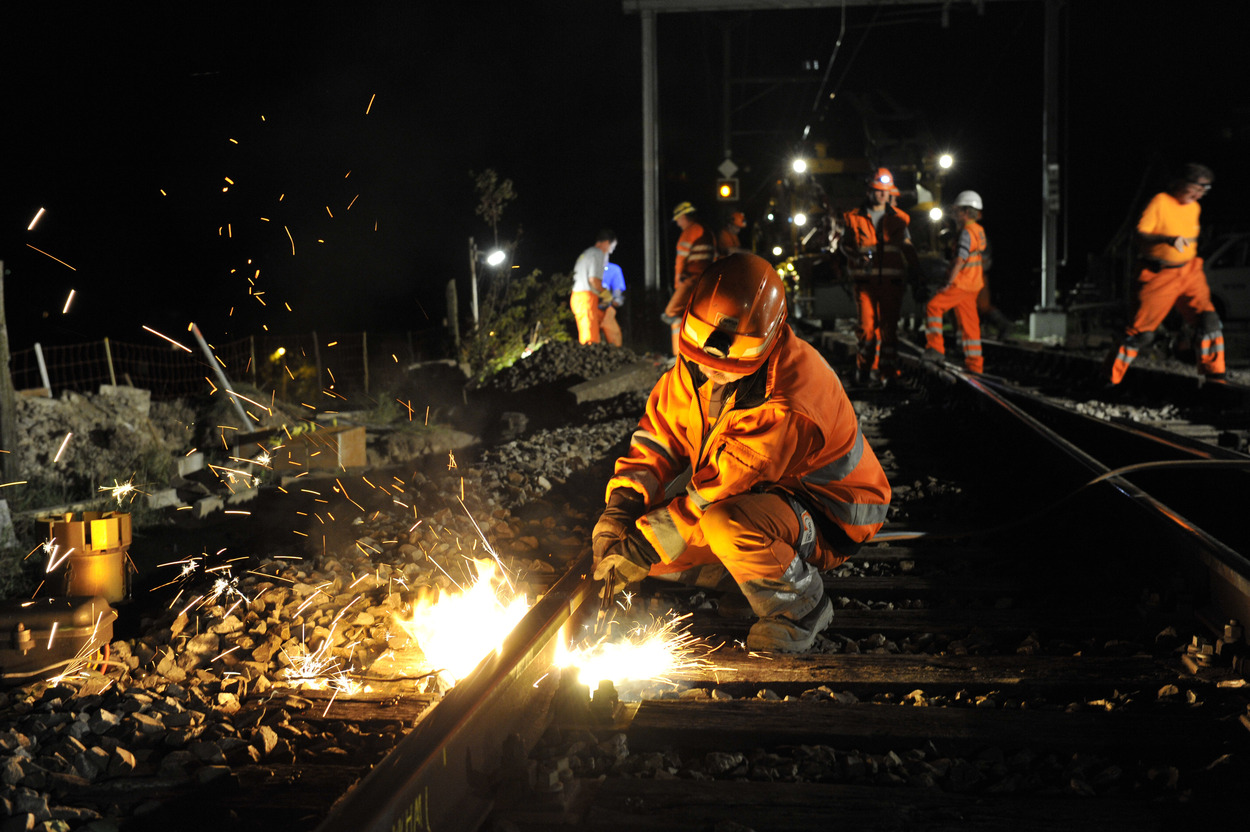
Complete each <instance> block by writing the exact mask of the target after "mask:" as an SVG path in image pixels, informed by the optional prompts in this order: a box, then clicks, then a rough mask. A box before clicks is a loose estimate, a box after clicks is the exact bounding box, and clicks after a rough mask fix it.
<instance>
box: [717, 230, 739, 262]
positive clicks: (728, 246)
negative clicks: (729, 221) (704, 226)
mask: <svg viewBox="0 0 1250 832" xmlns="http://www.w3.org/2000/svg"><path fill="white" fill-rule="evenodd" d="M739 248H742V240H741V238H740V237H739V236H738V232H737V231H733V230H731V229H728V228H722V229H721V230H720V231H718V232H717V234H716V259H717V260H719V259H721V258H722V257H728V256H729V255H730V254H732V253H733V251H734V250H735V249H739Z"/></svg>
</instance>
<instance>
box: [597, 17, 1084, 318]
mask: <svg viewBox="0 0 1250 832" xmlns="http://www.w3.org/2000/svg"><path fill="white" fill-rule="evenodd" d="M1007 1H1008V0H621V7H622V9H623V11H624V12H625V13H626V14H637V15H638V16H639V18H640V20H641V24H642V169H643V188H642V193H643V256H644V259H645V272H644V273H645V280H646V288H647V289H648V290H657V289H659V288H660V275H661V271H660V269H661V263H660V205H659V198H660V172H659V111H658V106H659V69H658V65H657V63H658V62H657V46H656V22H657V16H658V15H660V14H681V13H690V12H746V11H780V10H804V9H818V8H844V9H845V8H847V7H853V6H882V5H891V6H936V7H940V10H941V13H942V22H943V25H946V22H947V20H948V13H949V11H950V9H951V8H952V7H954V6H975V7H976V8H977V10H978V11H979V12H980V11H984V7H985V4H986V3H987V2H1007ZM1010 1H1011V2H1020V0H1010ZM1037 2H1041V3H1043V4H1044V6H1045V26H1044V32H1043V58H1044V59H1043V72H1042V74H1043V79H1042V113H1041V123H1042V159H1041V187H1040V201H1041V209H1042V212H1041V213H1042V228H1041V238H1042V244H1041V277H1042V285H1041V291H1040V293H1039V297H1038V303H1037V306H1036V307H1035V308H1034V311H1033V313H1032V314H1031V315H1030V318H1029V336H1030V338H1032V339H1034V340H1040V339H1045V338H1054V337H1059V338H1060V339H1062V338H1063V337H1064V335H1066V315H1065V313H1064V312H1063V311H1062V310H1061V309H1059V307H1058V305H1057V301H1058V269H1059V265H1060V264H1059V246H1058V241H1059V216H1060V211H1061V209H1062V204H1061V200H1060V194H1061V181H1062V180H1061V171H1060V166H1059V148H1060V144H1059V141H1060V133H1059V130H1060V125H1059V68H1060V67H1059V64H1060V60H1059V34H1060V30H1059V12H1060V9H1061V7H1062V6H1063V4H1064V2H1065V0H1037ZM726 134H728V128H726ZM726 144H728V141H726Z"/></svg>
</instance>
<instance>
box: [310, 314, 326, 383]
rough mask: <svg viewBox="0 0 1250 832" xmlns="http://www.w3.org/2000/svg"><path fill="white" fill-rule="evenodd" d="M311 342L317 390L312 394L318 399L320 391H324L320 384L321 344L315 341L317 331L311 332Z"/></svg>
mask: <svg viewBox="0 0 1250 832" xmlns="http://www.w3.org/2000/svg"><path fill="white" fill-rule="evenodd" d="M312 342H313V361H314V362H316V364H317V389H316V391H315V393H314V395H316V396H317V397H318V399H320V397H321V391H322V390H324V389H325V387H324V386H323V385H322V382H321V342H320V341H318V340H317V330H315V329H314V330H313V331H312Z"/></svg>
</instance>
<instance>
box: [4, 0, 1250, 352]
mask: <svg viewBox="0 0 1250 832" xmlns="http://www.w3.org/2000/svg"><path fill="white" fill-rule="evenodd" d="M14 5H15V4H8V5H7V6H6V10H5V11H3V12H0V31H3V32H4V41H3V44H4V45H3V48H2V49H0V60H2V61H3V66H4V79H5V80H4V87H3V96H4V98H3V100H4V104H5V106H4V109H3V112H4V122H5V124H4V126H5V135H6V137H7V138H8V139H9V147H10V150H9V154H8V161H9V176H8V177H6V183H5V187H4V190H3V192H2V193H3V198H2V200H0V258H3V260H4V262H5V267H6V271H7V274H6V277H5V285H4V291H5V303H6V310H7V317H8V326H9V334H10V342H11V346H12V348H13V349H15V350H16V349H23V348H25V347H28V346H30V345H31V343H33V342H34V341H42V342H44V343H60V342H73V341H78V340H86V339H89V338H97V337H100V336H102V335H108V336H109V337H111V338H114V339H117V340H127V341H132V342H135V343H143V342H145V340H150V339H151V337H152V336H150V335H148V334H147V333H145V332H144V331H143V330H142V326H143V325H148V326H150V327H152V328H154V329H157V330H159V331H163V332H168V333H170V334H174V335H181V334H183V333H185V330H186V326H187V323H188V322H189V321H192V320H194V321H196V322H198V323H199V324H200V326H201V328H202V329H203V330H204V332H205V334H206V335H207V336H208V338H209V340H210V341H214V340H222V339H226V338H231V337H238V336H241V335H246V334H249V333H251V332H254V331H258V330H259V328H260V327H261V326H262V325H265V326H267V327H268V330H269V331H270V332H276V333H287V332H306V331H308V330H313V329H315V330H317V331H319V332H327V333H328V332H353V331H359V330H361V329H366V328H367V329H370V330H377V331H392V332H393V331H399V330H405V329H410V330H419V329H424V328H426V327H429V326H432V325H436V324H437V323H438V322H439V321H440V320H441V318H442V317H443V314H444V310H443V308H442V305H441V304H442V293H443V287H444V286H445V284H446V283H447V281H448V280H450V279H453V278H454V279H459V280H461V281H463V279H464V278H465V276H466V274H467V271H468V253H467V246H468V238H469V236H470V235H474V236H476V238H477V239H478V241H479V244H481V245H486V244H488V243H489V242H490V230H489V228H488V227H486V226H485V225H484V224H483V223H482V221H481V220H480V219H479V218H478V217H476V216H475V215H474V207H475V205H476V197H475V195H474V192H473V183H472V179H471V178H470V176H469V171H471V170H474V171H480V170H483V169H485V168H494V169H495V170H497V171H498V172H499V174H500V175H501V176H502V177H506V178H510V179H512V180H513V182H514V184H515V187H516V191H517V193H518V199H517V200H516V201H515V202H514V203H512V204H511V205H510V206H509V207H508V208H507V209H506V211H505V214H504V217H503V222H502V226H501V228H500V232H501V236H502V237H503V238H504V239H511V238H512V237H513V236H514V235H515V234H516V233H517V231H518V228H519V229H520V230H521V236H520V243H519V248H518V249H517V253H516V264H517V265H518V266H519V268H520V270H521V271H524V272H529V271H530V270H532V269H535V268H537V269H539V270H541V271H542V272H543V273H544V274H552V273H555V272H567V271H568V270H569V269H570V267H571V266H572V263H573V260H574V259H575V258H576V256H577V254H578V252H579V251H580V250H581V249H583V248H585V247H586V246H587V245H589V244H590V243H592V242H593V241H594V234H595V232H596V231H597V230H598V229H599V228H600V227H603V226H609V227H612V228H614V229H615V230H616V231H617V232H618V235H619V237H620V246H619V248H618V249H617V252H616V254H615V255H614V259H615V260H616V261H617V262H619V263H621V265H622V267H623V268H624V271H625V275H626V279H627V280H630V281H636V284H631V285H636V286H638V287H640V286H641V283H642V272H643V270H642V219H641V211H642V204H641V203H642V180H641V147H642V142H641V129H640V124H639V121H640V114H641V94H640V85H641V81H640V78H641V74H640V67H639V61H640V34H639V31H640V28H639V21H638V18H637V17H636V16H634V15H626V14H624V13H623V12H622V10H621V6H620V3H619V2H616V0H586V2H529V3H525V2H509V3H461V4H447V6H446V7H445V8H444V7H440V6H435V5H434V4H431V3H402V4H400V3H360V4H334V5H328V4H318V3H302V4H288V3H264V4H249V5H247V6H244V5H242V4H229V3H213V4H194V5H192V4H166V5H162V6H152V7H151V8H153V9H158V10H159V11H157V12H151V11H143V12H140V11H136V10H134V9H132V8H129V7H127V6H125V5H122V6H112V7H101V6H99V5H92V6H85V5H84V6H83V7H82V8H80V7H79V6H78V5H77V4H75V5H73V6H59V5H56V4H40V5H33V6H31V7H29V8H26V9H14V8H13V6H14ZM1076 5H1077V8H1076V9H1075V10H1073V11H1072V13H1071V14H1070V15H1067V16H1066V17H1067V18H1068V22H1067V27H1066V28H1067V38H1066V46H1065V50H1064V52H1065V57H1064V86H1063V89H1064V91H1065V108H1064V111H1063V114H1062V122H1061V123H1062V125H1063V127H1064V135H1065V139H1064V150H1065V154H1064V170H1065V173H1066V174H1068V176H1067V187H1068V192H1067V200H1066V202H1065V206H1066V209H1067V211H1066V214H1065V217H1066V220H1067V222H1066V235H1065V240H1066V243H1067V256H1068V265H1067V267H1066V268H1065V269H1064V270H1063V272H1061V284H1062V283H1072V282H1074V281H1075V280H1076V279H1078V278H1079V276H1080V272H1081V271H1082V269H1083V264H1084V261H1085V257H1086V254H1087V253H1090V252H1097V251H1099V250H1101V249H1102V247H1103V246H1105V245H1106V243H1107V241H1108V240H1109V239H1110V237H1111V235H1112V234H1113V233H1114V232H1115V230H1116V228H1117V227H1118V226H1120V225H1121V224H1122V223H1123V222H1124V221H1125V218H1126V217H1128V216H1129V215H1130V214H1131V213H1132V212H1133V211H1134V210H1135V201H1136V204H1140V200H1141V199H1143V198H1144V197H1145V196H1148V195H1149V193H1152V192H1153V191H1154V190H1157V189H1158V187H1159V186H1160V185H1161V184H1162V177H1163V173H1164V170H1165V168H1166V167H1167V166H1168V165H1173V164H1176V163H1179V162H1183V161H1187V160H1189V159H1195V160H1200V161H1206V162H1207V163H1208V164H1210V165H1212V166H1213V167H1215V169H1216V187H1215V189H1214V190H1213V191H1212V192H1211V194H1210V195H1209V196H1208V197H1207V199H1206V200H1205V201H1204V219H1205V221H1206V223H1207V224H1208V225H1210V226H1212V227H1233V226H1235V225H1237V223H1239V222H1242V223H1244V222H1245V220H1246V218H1247V215H1248V214H1250V212H1247V211H1245V210H1244V208H1243V206H1242V202H1241V199H1240V194H1241V193H1242V192H1243V191H1244V190H1245V184H1246V183H1245V179H1246V175H1245V163H1244V161H1243V157H1244V155H1245V151H1246V150H1247V146H1248V145H1250V141H1248V140H1247V137H1248V133H1250V108H1248V107H1247V105H1246V104H1245V103H1244V86H1245V80H1246V78H1247V76H1248V75H1250V72H1247V71H1246V70H1245V69H1244V68H1242V67H1241V66H1240V58H1239V55H1240V51H1241V44H1240V35H1239V33H1238V32H1239V29H1238V27H1237V26H1234V25H1231V23H1230V21H1229V19H1228V18H1229V16H1230V15H1231V14H1232V9H1233V8H1235V5H1236V4H1234V3H1231V2H1228V3H1207V2H1190V3H1184V4H1180V3H1164V2H1136V3H1134V4H1132V6H1131V8H1132V14H1131V17H1129V16H1126V14H1125V12H1124V10H1125V9H1126V8H1129V6H1128V5H1127V4H1123V3H1112V2H1081V3H1078V4H1076ZM985 7H986V11H985V15H984V16H977V15H976V14H975V11H973V10H972V8H968V9H962V8H960V9H956V10H954V11H953V13H952V18H951V25H950V27H949V28H946V29H943V28H942V27H941V26H940V23H939V19H938V14H937V11H936V10H937V5H936V4H935V5H934V6H931V7H927V8H926V9H924V10H900V9H898V8H896V7H893V6H885V7H882V8H880V9H872V8H868V9H864V8H855V9H851V10H849V11H848V13H847V22H848V29H847V33H846V36H845V38H844V41H843V45H842V47H841V49H840V50H839V52H838V56H837V60H836V61H835V62H834V64H833V66H832V68H831V69H830V71H829V80H828V82H827V85H826V89H827V90H828V91H836V92H837V93H838V96H837V98H835V99H834V100H833V103H832V104H831V105H830V106H829V107H828V108H823V107H822V108H821V109H820V110H819V111H817V112H813V110H812V103H813V99H814V91H815V89H816V83H815V82H818V81H819V79H820V77H821V76H822V75H823V72H824V70H825V67H826V62H827V61H828V58H829V56H830V53H831V52H832V50H833V45H834V41H835V39H836V37H837V34H838V31H839V22H840V12H839V11H838V10H837V9H823V10H814V11H803V12H754V13H750V14H745V13H743V14H723V15H690V14H682V15H661V16H660V18H659V41H660V59H661V60H660V81H661V92H660V96H661V128H662V133H661V149H662V154H663V157H662V169H661V204H660V205H657V206H656V210H657V211H658V212H659V213H660V215H661V216H662V217H663V218H664V219H667V217H668V215H669V210H670V208H671V206H672V205H673V204H675V203H676V202H678V201H681V200H684V199H690V200H692V201H694V202H696V204H699V205H700V206H701V207H702V206H706V208H707V210H705V215H706V217H707V219H709V220H711V221H712V223H713V224H717V223H718V222H719V220H720V219H721V217H720V215H719V214H718V212H717V211H716V210H715V209H716V208H717V206H716V205H715V202H714V200H713V199H712V198H711V187H712V183H713V182H714V180H715V177H716V176H717V174H716V172H715V168H716V166H717V165H718V164H719V163H720V161H721V155H722V154H721V150H722V146H721V145H722V140H721V127H720V124H721V116H720V113H721V109H720V101H721V93H720V89H721V31H722V28H723V27H729V30H730V32H731V33H732V36H733V43H734V55H733V59H732V62H731V67H732V71H733V72H734V73H735V74H742V75H787V76H798V75H800V74H802V73H803V72H804V69H803V66H804V62H805V61H818V62H819V66H820V69H819V70H816V71H815V72H814V74H813V72H812V71H811V70H808V71H807V72H808V75H810V76H812V78H811V79H810V80H809V81H808V83H807V84H806V85H801V84H790V85H780V86H779V87H778V88H777V89H775V90H774V91H772V92H771V93H770V94H769V95H767V96H764V97H763V98H762V99H760V100H758V101H754V102H752V104H751V106H750V107H744V108H743V109H742V110H741V111H740V112H738V113H737V114H735V128H739V129H751V130H752V131H754V132H753V135H750V136H742V137H740V138H739V139H735V141H734V145H735V148H734V150H735V161H736V162H737V163H738V164H739V165H740V166H742V167H743V168H744V171H743V173H742V174H741V178H742V182H743V192H744V195H745V196H746V197H747V199H746V200H745V201H744V202H743V203H742V204H741V205H739V206H736V207H740V208H742V209H744V210H746V211H747V212H748V213H751V212H753V211H758V210H759V208H760V204H761V203H760V199H761V198H762V196H761V195H762V193H763V189H764V187H765V186H766V185H767V183H768V182H770V181H773V180H774V179H775V177H776V176H777V175H779V174H780V171H781V169H782V166H783V165H785V164H786V163H787V162H788V159H789V158H790V156H791V155H792V154H793V153H794V152H795V151H796V150H798V149H800V148H801V147H802V145H801V133H802V129H803V126H804V125H805V124H808V123H811V124H813V125H814V128H813V129H814V131H815V132H816V133H824V134H827V135H828V136H831V137H832V136H843V137H844V136H846V135H848V127H849V134H850V135H854V133H855V131H856V130H857V127H858V125H856V124H853V123H851V124H848V122H850V121H851V120H852V114H851V113H850V110H849V109H848V107H847V106H846V105H845V104H844V102H846V101H848V100H849V99H850V98H852V97H853V96H855V95H879V94H880V93H881V92H882V91H884V92H885V93H886V94H888V95H889V96H891V97H892V98H893V99H894V100H895V101H897V102H899V104H900V105H901V106H903V107H904V108H906V109H908V110H911V111H913V112H915V113H917V114H919V117H920V119H921V121H922V122H923V123H924V124H925V125H926V126H927V127H928V129H929V130H930V131H931V132H932V133H933V135H934V136H935V137H936V138H937V140H938V141H939V142H941V143H944V144H948V145H949V147H950V150H951V151H952V152H953V153H955V154H956V157H957V159H958V168H957V169H956V171H955V172H954V173H953V174H952V176H951V179H950V181H949V183H948V185H947V193H948V194H953V193H954V192H955V191H957V190H960V189H963V188H973V189H976V190H978V191H979V192H980V193H981V195H982V196H983V197H984V199H985V202H986V208H987V210H986V218H985V226H986V228H987V230H988V232H989V234H990V236H991V238H992V239H993V240H994V245H995V270H996V275H997V276H998V277H997V278H996V280H997V281H998V282H997V283H996V284H995V285H996V287H1002V299H1001V300H1000V305H1004V306H1006V307H1007V308H1008V311H1009V312H1012V313H1014V314H1016V315H1017V316H1023V315H1025V314H1027V312H1028V309H1029V308H1030V306H1031V304H1032V303H1034V302H1035V297H1034V295H1035V290H1034V289H1033V286H1035V285H1036V280H1037V278H1036V275H1035V272H1036V268H1037V262H1038V257H1039V250H1040V236H1039V235H1040V223H1041V215H1040V204H1039V200H1040V196H1039V188H1038V183H1039V180H1040V176H1041V174H1040V164H1041V160H1040V154H1041V122H1040V103H1041V92H1042V78H1041V54H1042V8H1041V4H1040V3H1037V2H1028V1H1027V0H1020V2H989V3H986V4H985ZM70 8H72V9H73V12H72V13H70V12H69V11H67V9H70ZM366 110H368V112H366ZM232 140H233V141H232ZM14 143H16V148H13V144H14ZM227 177H228V178H229V179H230V180H233V184H230V183H228V182H227V181H226V179H227ZM223 189H224V190H223ZM162 191H163V192H164V193H162ZM353 200H354V202H353ZM349 206H350V207H349ZM41 207H42V208H44V209H46V213H45V215H44V216H43V217H42V218H41V219H40V220H39V223H38V224H37V225H36V227H35V229H34V230H32V231H28V230H27V225H28V223H30V221H31V219H32V218H33V217H34V216H35V214H36V212H37V211H38V210H39V209H40V208H41ZM721 207H724V206H721ZM227 229H228V230H229V236H226V234H227V231H226V230H227ZM664 229H665V234H666V235H667V236H666V238H665V239H664V240H663V241H662V245H663V252H664V261H665V262H666V263H667V262H668V260H669V252H670V251H671V249H672V245H673V243H674V242H675V237H676V229H675V227H674V226H673V225H672V224H671V223H668V224H666V225H665V226H664ZM288 230H289V232H290V235H291V236H290V237H288V235H287V231H288ZM29 246H36V247H37V248H39V249H41V250H42V251H44V252H47V254H49V255H52V256H54V257H56V258H58V259H60V260H63V261H64V262H65V263H67V264H69V266H72V267H73V270H71V269H70V268H68V267H67V266H64V265H62V264H60V263H58V262H56V261H55V260H52V259H50V258H49V257H47V256H45V255H44V254H40V253H38V252H36V251H34V250H33V249H31V248H30V247H29ZM292 246H294V255H293V254H292ZM257 270H259V275H256V274H255V273H256V271H257ZM249 277H250V278H253V284H252V285H253V287H254V291H258V292H263V293H264V294H262V295H260V296H259V297H260V298H261V300H263V301H264V305H262V304H261V302H260V301H258V300H257V296H256V295H249V293H248V290H249V280H248V278H249ZM70 290H74V292H75V297H74V300H73V303H72V304H71V305H70V309H69V312H68V313H67V314H62V307H63V306H64V304H65V301H66V298H67V296H68V295H69V292H70ZM288 304H289V306H290V308H291V309H290V311H288V310H287V308H286V306H287V305H288Z"/></svg>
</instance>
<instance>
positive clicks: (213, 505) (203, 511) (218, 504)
mask: <svg viewBox="0 0 1250 832" xmlns="http://www.w3.org/2000/svg"><path fill="white" fill-rule="evenodd" d="M224 507H225V503H224V502H223V501H222V499H221V498H220V497H218V496H216V495H213V496H212V497H202V498H200V499H198V500H196V501H195V505H194V506H193V507H192V508H191V514H192V516H194V517H195V518H196V519H197V520H199V519H201V518H204V517H207V516H208V515H210V514H212V513H213V512H215V511H221V510H222V509H223V508H224Z"/></svg>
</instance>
